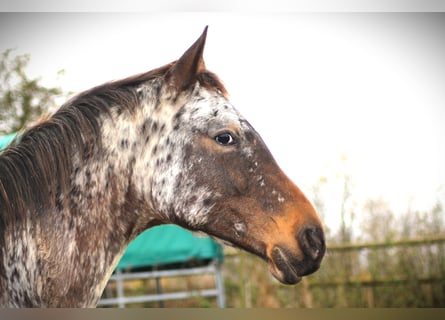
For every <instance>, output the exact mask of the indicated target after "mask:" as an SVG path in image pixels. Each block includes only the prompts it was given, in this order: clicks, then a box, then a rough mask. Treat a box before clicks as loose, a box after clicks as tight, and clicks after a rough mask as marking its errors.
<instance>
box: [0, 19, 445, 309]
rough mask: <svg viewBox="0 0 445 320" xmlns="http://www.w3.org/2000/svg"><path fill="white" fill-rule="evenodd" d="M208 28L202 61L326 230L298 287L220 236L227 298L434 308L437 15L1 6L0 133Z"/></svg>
mask: <svg viewBox="0 0 445 320" xmlns="http://www.w3.org/2000/svg"><path fill="white" fill-rule="evenodd" d="M206 25H209V33H208V37H207V44H206V48H205V52H204V57H205V61H206V65H207V67H208V69H210V70H212V71H213V72H215V73H216V74H218V75H219V77H220V78H221V79H222V81H223V82H224V83H225V85H226V87H227V89H228V91H229V94H230V96H231V101H232V103H233V104H234V105H235V106H236V107H237V108H238V110H239V111H240V112H241V113H242V114H243V115H244V116H245V117H246V118H247V119H248V120H249V122H250V123H251V124H252V125H253V126H254V127H255V128H256V130H257V131H258V132H259V133H260V134H261V136H262V137H263V139H264V140H265V142H266V144H267V145H268V146H269V148H270V149H271V151H272V154H273V155H274V156H275V158H276V160H277V162H278V163H279V164H280V166H281V167H282V168H283V170H284V171H285V172H286V173H287V174H288V176H289V177H290V178H291V179H292V180H293V181H294V182H295V183H296V184H297V185H298V186H299V187H300V188H301V189H302V190H303V191H304V192H305V193H306V195H307V196H308V198H310V199H311V201H312V202H313V204H314V205H315V206H316V208H317V210H318V212H319V213H320V215H321V216H322V219H323V221H324V223H325V228H326V232H327V240H328V252H327V256H326V258H325V260H324V262H323V264H322V267H321V269H320V271H319V272H317V273H316V274H314V275H312V276H310V277H308V278H307V279H304V281H303V283H301V284H299V285H297V286H294V287H288V286H283V285H280V284H278V283H277V282H276V281H274V280H273V279H272V278H271V277H270V276H269V273H268V270H267V266H266V264H265V263H263V262H260V261H259V260H258V258H255V257H252V256H251V255H248V254H245V253H241V252H239V251H237V250H234V249H229V248H225V262H224V267H223V272H224V279H225V289H226V290H225V291H226V301H227V306H229V307H319V306H322V307H331V306H332V307H333V306H354V307H395V306H407V307H410V306H416V307H423V306H434V307H435V306H444V305H445V225H444V223H445V221H444V220H445V214H444V207H443V205H444V203H445V189H444V188H445V184H444V183H445V167H444V163H445V148H444V146H445V145H444V141H445V126H444V121H445V104H444V102H445V59H444V57H445V40H444V39H445V37H444V35H445V16H444V15H443V14H434V13H430V14H423V13H403V14H402V13H257V14H253V13H252V14H247V13H228V12H225V13H218V12H195V13H15V14H12V13H0V52H1V54H2V56H1V61H0V103H1V104H0V135H7V134H10V133H13V132H16V131H17V130H20V129H22V128H23V127H24V126H26V125H27V124H29V123H31V122H32V121H35V120H36V119H37V118H38V117H39V116H40V115H41V114H42V113H43V112H46V111H49V112H51V111H53V110H55V109H56V108H57V106H59V105H60V104H61V103H63V102H64V101H65V100H66V99H67V98H68V97H69V96H71V95H72V94H75V93H77V92H79V91H82V90H86V89H88V88H91V87H93V86H95V85H98V84H101V83H103V82H106V81H109V80H113V79H119V78H123V77H127V76H130V75H133V74H136V73H140V72H145V71H148V70H151V69H153V68H156V67H159V66H161V65H164V64H166V63H169V62H171V61H173V60H176V59H177V58H179V57H180V55H181V54H182V53H183V52H184V51H185V50H186V49H187V48H188V47H189V46H190V45H191V44H192V43H193V42H194V41H195V40H196V38H197V37H198V36H199V35H200V34H201V32H202V30H203V28H204V26H206ZM40 107H42V108H40ZM187 281H189V282H190V281H192V280H190V279H188V280H187ZM196 281H197V282H200V283H205V280H203V278H200V279H199V280H196ZM172 285H173V284H172ZM184 285H187V283H186V284H184ZM134 286H137V285H134ZM175 303H177V304H178V303H179V304H180V303H184V304H185V305H186V306H188V305H189V304H191V305H198V306H213V305H214V301H207V300H202V299H198V300H196V301H194V302H175Z"/></svg>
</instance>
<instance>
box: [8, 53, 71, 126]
mask: <svg viewBox="0 0 445 320" xmlns="http://www.w3.org/2000/svg"><path fill="white" fill-rule="evenodd" d="M13 51H14V50H13V49H7V50H5V51H4V52H2V53H1V56H0V134H6V133H12V132H16V131H18V130H21V129H23V128H24V127H25V125H26V124H27V123H29V122H31V121H35V120H37V119H38V118H39V117H40V116H41V115H42V114H43V113H45V112H47V111H48V110H49V109H50V108H52V107H54V106H55V105H56V101H55V99H56V98H57V97H58V96H61V95H65V94H64V92H63V90H62V89H61V88H59V87H53V88H46V87H44V86H42V85H41V84H40V81H41V78H34V79H30V78H29V77H28V76H27V75H26V73H25V68H26V66H27V65H28V63H29V61H30V55H29V54H23V55H16V56H14V55H13ZM62 72H63V71H59V72H58V74H61V73H62Z"/></svg>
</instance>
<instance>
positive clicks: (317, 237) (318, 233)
mask: <svg viewBox="0 0 445 320" xmlns="http://www.w3.org/2000/svg"><path fill="white" fill-rule="evenodd" d="M298 241H299V243H300V247H301V250H302V251H303V253H304V254H305V255H306V256H308V257H310V258H311V259H312V260H319V259H321V258H322V257H323V255H324V252H325V250H326V245H325V240H324V233H323V230H322V229H321V228H319V227H316V226H305V227H303V229H302V230H300V232H299V235H298Z"/></svg>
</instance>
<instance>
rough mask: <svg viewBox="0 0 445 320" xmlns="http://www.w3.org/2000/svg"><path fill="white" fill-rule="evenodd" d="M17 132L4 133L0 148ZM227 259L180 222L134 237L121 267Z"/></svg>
mask: <svg viewBox="0 0 445 320" xmlns="http://www.w3.org/2000/svg"><path fill="white" fill-rule="evenodd" d="M14 136H15V134H10V135H7V136H4V137H0V150H1V149H3V148H5V147H6V146H7V145H8V144H9V142H10V141H11V140H12V139H13V138H14ZM213 258H216V259H218V260H220V261H222V259H223V253H222V247H221V246H220V245H219V244H218V243H216V242H215V241H213V240H212V239H210V238H209V237H197V236H195V235H194V234H193V233H192V232H190V231H188V230H185V229H183V228H181V227H178V226H176V225H163V226H158V227H154V228H151V229H149V230H147V231H145V232H143V233H142V234H140V235H139V236H138V237H137V238H136V239H135V240H133V241H132V242H131V243H130V245H129V246H128V248H127V250H126V251H125V253H124V256H123V257H122V259H121V260H120V262H119V264H118V266H117V269H128V268H138V267H146V266H158V265H163V264H170V263H180V262H186V261H190V260H195V259H213Z"/></svg>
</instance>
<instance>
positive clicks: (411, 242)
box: [327, 234, 445, 252]
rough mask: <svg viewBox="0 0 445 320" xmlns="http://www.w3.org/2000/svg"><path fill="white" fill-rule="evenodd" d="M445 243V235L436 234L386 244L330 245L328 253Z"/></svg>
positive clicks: (391, 241)
mask: <svg viewBox="0 0 445 320" xmlns="http://www.w3.org/2000/svg"><path fill="white" fill-rule="evenodd" d="M441 242H445V234H436V235H429V236H423V237H416V238H410V239H398V240H388V241H385V242H364V243H340V244H332V245H328V249H327V250H328V251H331V252H333V251H354V250H358V251H360V250H363V249H378V248H389V247H399V246H415V245H431V244H434V243H441Z"/></svg>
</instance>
